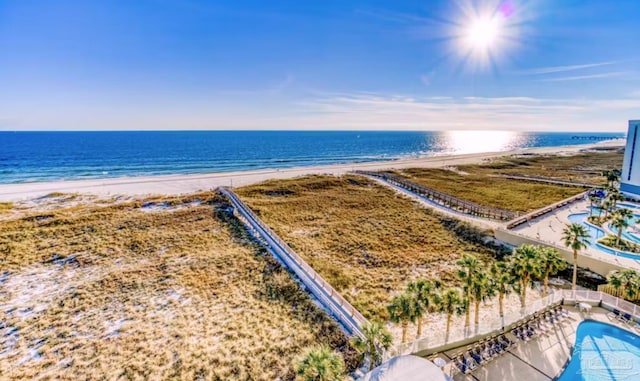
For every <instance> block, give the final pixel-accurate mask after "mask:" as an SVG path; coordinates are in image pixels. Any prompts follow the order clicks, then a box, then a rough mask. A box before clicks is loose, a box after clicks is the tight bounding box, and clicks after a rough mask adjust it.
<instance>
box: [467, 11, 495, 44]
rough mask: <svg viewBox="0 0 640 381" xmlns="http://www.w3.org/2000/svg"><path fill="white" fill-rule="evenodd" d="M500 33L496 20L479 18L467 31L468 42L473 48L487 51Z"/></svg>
mask: <svg viewBox="0 0 640 381" xmlns="http://www.w3.org/2000/svg"><path fill="white" fill-rule="evenodd" d="M499 33H500V26H499V24H498V20H497V18H495V17H493V18H480V19H477V20H475V21H473V23H472V24H471V26H470V27H469V31H468V36H467V38H468V40H469V41H468V42H469V44H471V46H472V47H473V48H477V49H488V48H490V47H491V45H492V44H493V43H494V42H495V41H496V39H497V37H498V36H499Z"/></svg>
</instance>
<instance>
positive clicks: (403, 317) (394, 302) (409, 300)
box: [387, 292, 418, 343]
mask: <svg viewBox="0 0 640 381" xmlns="http://www.w3.org/2000/svg"><path fill="white" fill-rule="evenodd" d="M416 304H417V303H416V300H415V294H412V293H409V292H403V293H401V294H399V295H396V296H394V297H393V299H391V303H389V305H387V310H388V311H389V320H391V321H392V322H394V323H399V324H400V326H401V327H402V341H401V342H402V343H405V342H406V341H407V330H408V328H409V323H414V322H415V321H416V318H417V317H418V315H417V312H416V310H415V306H416Z"/></svg>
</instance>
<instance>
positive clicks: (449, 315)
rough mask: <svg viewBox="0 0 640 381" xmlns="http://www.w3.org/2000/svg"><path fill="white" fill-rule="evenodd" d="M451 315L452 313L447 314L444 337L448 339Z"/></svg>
mask: <svg viewBox="0 0 640 381" xmlns="http://www.w3.org/2000/svg"><path fill="white" fill-rule="evenodd" d="M451 315H452V314H447V330H446V333H445V337H446V338H447V339H449V331H450V330H451Z"/></svg>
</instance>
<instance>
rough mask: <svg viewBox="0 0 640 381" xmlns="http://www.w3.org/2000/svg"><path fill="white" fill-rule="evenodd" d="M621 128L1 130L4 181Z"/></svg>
mask: <svg viewBox="0 0 640 381" xmlns="http://www.w3.org/2000/svg"><path fill="white" fill-rule="evenodd" d="M577 137H582V138H585V137H599V138H621V137H624V134H623V133H539V132H506V131H447V132H428V131H427V132H388V131H364V132H363V131H109V132H104V131H100V132H0V183H3V184H7V183H23V182H36V181H54V180H71V179H91V178H105V177H121V176H143V175H160V174H174V173H209V172H225V171H240V170H255V169H266V168H286V167H298V166H316V165H327V164H339V163H358V162H367V161H380V160H391V159H401V158H408V157H424V156H434V155H444V154H464V153H480V152H494V151H507V150H512V149H518V148H525V147H552V146H563V145H573V144H584V143H589V142H593V141H594V140H588V139H578V138H577Z"/></svg>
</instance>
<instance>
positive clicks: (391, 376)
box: [360, 355, 450, 381]
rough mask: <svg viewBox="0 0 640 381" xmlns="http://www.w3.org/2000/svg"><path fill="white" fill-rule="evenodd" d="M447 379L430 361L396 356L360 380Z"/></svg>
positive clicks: (442, 380) (409, 356)
mask: <svg viewBox="0 0 640 381" xmlns="http://www.w3.org/2000/svg"><path fill="white" fill-rule="evenodd" d="M414 380H415V381H418V380H429V381H447V380H450V378H448V377H447V376H446V375H445V374H444V372H443V371H442V370H441V369H440V368H438V367H437V366H436V365H435V364H433V363H432V362H431V361H429V360H426V359H423V358H421V357H417V356H411V355H407V356H397V357H394V358H392V359H390V360H389V361H386V362H384V363H382V364H381V365H380V366H378V367H377V368H375V369H374V370H372V371H371V372H369V373H367V374H366V375H365V376H364V377H363V378H361V379H360V381H414Z"/></svg>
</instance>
